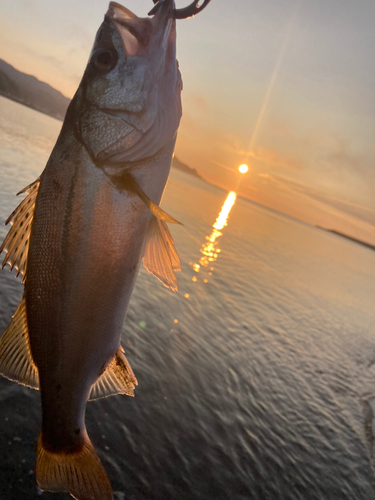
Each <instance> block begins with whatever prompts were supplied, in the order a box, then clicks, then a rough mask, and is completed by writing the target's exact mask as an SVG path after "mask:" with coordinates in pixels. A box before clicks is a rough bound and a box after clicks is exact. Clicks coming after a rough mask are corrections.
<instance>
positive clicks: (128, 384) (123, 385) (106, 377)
mask: <svg viewBox="0 0 375 500" xmlns="http://www.w3.org/2000/svg"><path fill="white" fill-rule="evenodd" d="M135 385H138V382H137V379H136V378H135V375H134V373H133V370H132V369H131V366H130V364H129V362H128V360H127V359H126V357H125V356H124V350H123V349H122V347H119V349H118V350H117V352H116V354H115V355H114V357H113V360H112V361H111V362H110V364H109V365H108V366H107V368H106V369H105V370H104V372H103V373H102V374H101V375H100V377H99V378H98V380H97V381H96V382H95V384H94V385H93V386H92V388H91V392H90V396H89V401H94V400H95V399H100V398H107V397H108V396H113V395H115V394H126V395H127V396H134V386H135Z"/></svg>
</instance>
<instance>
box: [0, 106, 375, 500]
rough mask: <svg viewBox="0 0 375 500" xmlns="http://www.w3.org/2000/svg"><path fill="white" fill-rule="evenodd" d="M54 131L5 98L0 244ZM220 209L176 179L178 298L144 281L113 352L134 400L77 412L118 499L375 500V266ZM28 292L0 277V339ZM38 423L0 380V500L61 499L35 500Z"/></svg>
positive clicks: (0, 133) (342, 246)
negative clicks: (125, 370)
mask: <svg viewBox="0 0 375 500" xmlns="http://www.w3.org/2000/svg"><path fill="white" fill-rule="evenodd" d="M60 127H61V123H60V122H58V121H56V120H54V119H53V118H50V117H48V116H45V115H42V114H40V113H38V112H36V111H34V110H31V109H29V108H26V107H23V106H21V105H19V104H16V103H14V102H11V101H9V100H6V99H4V98H0V239H1V240H2V239H3V238H4V236H5V234H6V233H7V228H6V227H5V226H4V225H3V222H4V221H5V220H6V218H7V217H8V215H9V214H10V213H11V211H12V210H13V209H14V208H15V206H16V204H17V203H18V202H19V200H18V199H17V198H16V197H15V196H14V195H15V193H16V192H18V191H19V190H21V189H22V188H23V187H24V186H26V185H27V184H29V183H30V182H32V181H33V180H34V179H35V178H36V177H37V176H38V175H39V174H40V173H41V171H42V169H43V168H44V165H45V163H46V161H47V158H48V156H49V154H50V151H51V149H52V147H53V144H54V142H55V140H56V137H57V134H58V132H59V130H60ZM226 198H227V193H226V192H225V191H222V190H220V189H218V188H216V187H213V186H211V185H209V184H206V183H205V182H203V181H201V180H199V179H196V178H194V177H191V176H189V175H186V174H183V173H181V172H178V171H176V170H173V171H172V173H171V177H170V180H169V183H168V187H167V190H166V193H165V197H164V199H163V203H162V206H163V208H164V209H165V210H166V211H167V212H168V213H170V214H171V215H173V216H174V217H175V218H177V219H178V220H180V221H182V222H183V224H184V226H183V227H182V226H181V227H176V226H174V227H172V228H171V231H172V232H173V236H174V238H175V243H176V248H177V250H178V252H179V254H180V257H181V262H182V272H181V273H178V279H179V286H180V291H179V293H178V294H175V293H173V292H171V291H169V290H168V289H166V288H165V287H163V285H162V284H161V283H160V282H158V281H157V280H156V279H155V278H153V277H152V276H150V275H149V274H148V273H147V271H145V269H144V268H142V269H141V271H140V274H139V276H138V279H137V284H136V287H135V290H134V293H133V296H132V299H131V302H130V307H129V310H128V315H127V319H126V321H125V324H124V328H123V340H122V343H123V346H124V348H125V349H126V355H127V358H128V360H129V361H130V364H131V365H132V367H133V370H134V372H135V374H136V376H137V378H138V382H139V385H138V387H137V388H136V397H135V398H129V397H126V396H114V397H110V398H107V399H105V400H100V401H96V402H92V403H89V404H88V407H87V427H88V432H89V435H90V436H91V439H92V441H93V443H94V445H95V447H96V449H97V450H98V453H99V455H100V457H101V459H102V461H103V463H104V465H105V468H106V470H107V472H108V474H109V477H110V480H111V483H112V486H113V489H114V491H115V492H116V493H115V498H116V499H120V500H122V499H131V500H146V499H147V500H250V499H254V500H255V499H257V500H297V499H301V500H310V499H311V500H313V499H314V500H315V499H316V500H318V499H319V500H331V499H332V500H337V499H340V500H344V499H351V500H361V499H363V500H372V499H375V475H374V469H373V449H372V448H373V435H372V425H373V423H374V422H373V414H372V412H373V410H372V407H371V403H372V400H371V398H373V397H374V395H375V304H374V298H375V252H374V251H372V250H370V249H367V248H365V247H362V246H360V245H357V244H355V243H354V242H351V241H348V240H346V239H343V238H341V237H339V236H337V235H334V234H331V233H328V232H324V231H322V230H320V229H317V228H314V227H311V226H308V225H306V224H303V223H301V222H298V221H296V220H293V219H290V218H287V217H284V216H282V215H280V214H277V213H275V212H273V211H271V210H267V209H264V208H261V207H259V206H258V205H256V204H253V203H251V202H249V201H246V200H244V199H241V198H239V197H238V198H237V200H236V201H235V203H234V204H233V206H232V208H231V211H230V213H229V217H228V219H227V225H226V226H225V225H224V227H222V229H220V227H221V226H222V225H223V222H222V219H223V218H224V219H225V215H226V213H227V212H228V203H229V202H228V203H227V205H226V208H225V209H224V210H223V212H222V206H223V205H224V202H225V200H226ZM232 202H233V199H232ZM220 213H222V216H221V219H220V221H219V222H217V219H218V216H219V214H220ZM215 222H216V226H217V227H216V228H213V225H214V224H215ZM217 228H219V229H217ZM207 238H208V239H207ZM201 250H202V251H203V253H202V252H201ZM109 251H110V249H109ZM209 259H211V260H209ZM205 264H207V265H205ZM198 266H200V267H198ZM22 288H23V287H22V285H21V282H20V278H18V279H16V278H15V276H14V272H13V273H9V272H8V270H7V268H5V269H4V270H3V271H2V272H0V331H1V332H2V331H3V330H4V329H5V328H6V326H7V324H8V323H9V321H10V319H11V315H12V314H13V312H14V310H15V309H16V306H17V304H18V302H19V301H20V298H21V295H22ZM372 404H373V403H372ZM373 406H375V405H374V404H373ZM40 422H41V415H40V402H39V394H38V392H37V391H32V390H30V389H27V388H23V387H20V386H18V385H16V384H12V383H10V382H8V381H7V380H5V379H0V423H1V426H0V499H1V500H3V499H4V500H13V499H14V500H16V499H17V500H19V499H22V500H31V499H37V498H46V499H56V500H63V499H68V498H69V495H66V494H51V493H44V494H43V496H42V497H40V496H39V494H38V491H37V489H36V484H35V476H34V472H33V470H34V467H35V454H36V442H37V437H38V434H39V428H40Z"/></svg>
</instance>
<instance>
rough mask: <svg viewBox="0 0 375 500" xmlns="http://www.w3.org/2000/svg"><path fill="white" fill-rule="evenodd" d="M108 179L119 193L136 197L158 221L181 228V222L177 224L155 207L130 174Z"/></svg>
mask: <svg viewBox="0 0 375 500" xmlns="http://www.w3.org/2000/svg"><path fill="white" fill-rule="evenodd" d="M110 179H111V181H112V183H113V184H114V185H115V186H116V187H117V189H120V191H121V190H126V191H131V192H132V193H135V194H136V195H138V196H139V198H140V199H141V200H142V201H143V203H144V204H145V205H146V207H147V208H148V209H149V210H150V212H151V213H152V214H153V215H155V217H157V218H158V219H160V220H162V221H165V222H171V223H172V224H180V225H181V226H182V224H181V222H178V221H177V220H176V219H174V218H173V217H172V216H171V215H168V214H167V213H166V212H164V210H163V209H161V208H160V207H159V206H158V205H156V203H154V202H153V201H152V200H150V198H149V197H148V196H147V195H146V194H145V193H144V192H143V191H142V189H141V188H140V186H139V185H138V183H137V181H136V180H135V179H134V177H132V176H131V175H130V174H123V175H122V176H121V177H115V176H111V177H110Z"/></svg>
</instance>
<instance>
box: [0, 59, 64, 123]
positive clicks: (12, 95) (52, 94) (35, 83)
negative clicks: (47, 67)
mask: <svg viewBox="0 0 375 500" xmlns="http://www.w3.org/2000/svg"><path fill="white" fill-rule="evenodd" d="M0 95H2V96H4V97H7V98H8V99H12V100H13V101H17V102H19V103H21V104H24V105H25V106H29V107H30V108H33V109H36V110H37V111H41V112H42V113H45V114H47V115H50V116H53V117H54V118H57V119H59V120H63V119H64V116H65V113H66V110H67V108H68V105H69V103H70V99H68V98H67V97H65V96H63V95H62V94H61V92H58V91H57V90H55V89H54V88H52V87H51V86H50V85H48V84H47V83H44V82H41V81H40V80H38V79H37V78H35V76H31V75H26V74H25V73H22V72H21V71H18V70H17V69H15V68H13V66H11V65H10V64H8V63H7V62H5V61H3V60H2V59H0Z"/></svg>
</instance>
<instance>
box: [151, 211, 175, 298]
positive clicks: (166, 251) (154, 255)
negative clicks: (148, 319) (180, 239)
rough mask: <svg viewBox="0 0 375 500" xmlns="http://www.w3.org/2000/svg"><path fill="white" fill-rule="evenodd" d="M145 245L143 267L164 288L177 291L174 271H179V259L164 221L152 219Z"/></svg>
mask: <svg viewBox="0 0 375 500" xmlns="http://www.w3.org/2000/svg"><path fill="white" fill-rule="evenodd" d="M147 238H148V239H147V244H146V249H145V254H144V256H143V265H144V266H145V268H146V269H147V271H148V272H149V273H150V274H152V275H153V276H155V278H157V279H158V280H159V281H161V282H162V283H163V285H164V286H166V287H167V288H170V289H171V290H173V291H174V292H177V291H178V283H177V278H176V274H175V271H180V270H181V267H180V258H179V256H178V253H177V251H176V249H175V246H174V241H173V238H172V235H171V233H170V232H169V229H168V226H167V224H166V223H165V222H164V221H161V220H160V219H157V218H156V217H153V218H152V219H151V221H150V225H149V228H148V234H147Z"/></svg>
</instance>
